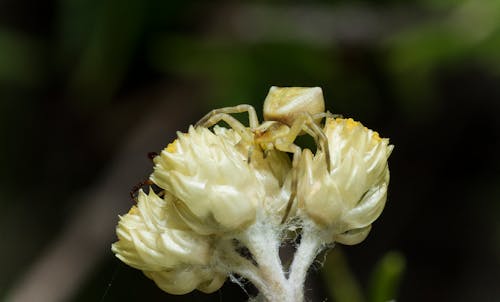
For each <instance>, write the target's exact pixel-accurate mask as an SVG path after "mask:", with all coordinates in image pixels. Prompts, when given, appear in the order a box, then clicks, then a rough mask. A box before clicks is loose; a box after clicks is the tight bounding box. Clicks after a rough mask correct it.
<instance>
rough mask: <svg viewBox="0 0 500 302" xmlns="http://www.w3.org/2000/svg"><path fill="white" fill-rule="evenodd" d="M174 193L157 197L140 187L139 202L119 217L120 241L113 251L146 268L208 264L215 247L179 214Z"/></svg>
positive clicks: (134, 264)
mask: <svg viewBox="0 0 500 302" xmlns="http://www.w3.org/2000/svg"><path fill="white" fill-rule="evenodd" d="M173 198H174V197H173V196H172V195H170V194H168V193H166V195H165V198H164V199H162V198H160V197H158V196H157V195H156V194H155V193H154V192H153V191H152V190H150V192H149V194H148V195H146V194H145V193H144V192H143V191H142V190H141V191H139V196H138V203H137V206H133V207H132V208H131V209H130V211H129V212H128V213H127V214H126V215H124V216H122V217H120V221H119V223H118V227H117V228H116V233H117V235H118V241H117V242H115V243H114V244H113V245H112V251H113V252H114V253H115V254H116V257H118V258H119V259H120V260H122V261H123V262H125V263H126V264H128V265H130V266H132V267H135V268H137V269H140V270H144V271H161V270H165V269H172V268H175V267H178V266H180V265H185V264H190V265H207V264H208V263H209V262H210V261H211V257H212V248H211V246H210V241H209V237H207V236H202V235H199V234H197V233H195V232H193V231H191V230H189V228H188V227H187V226H186V225H185V224H184V223H183V222H182V220H181V219H180V218H179V217H177V214H176V212H175V209H174V208H173V205H172V201H173Z"/></svg>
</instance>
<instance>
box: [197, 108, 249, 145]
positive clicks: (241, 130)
mask: <svg viewBox="0 0 500 302" xmlns="http://www.w3.org/2000/svg"><path fill="white" fill-rule="evenodd" d="M220 121H223V122H226V123H227V124H228V125H229V127H231V128H232V129H233V130H235V131H236V132H238V134H239V135H240V136H241V138H242V139H244V140H245V141H247V142H251V141H253V137H252V132H251V131H250V130H249V129H248V128H247V127H245V125H243V124H242V123H241V122H240V121H238V120H237V119H235V118H234V117H233V116H231V115H229V114H228V113H223V112H219V113H215V114H212V115H210V116H209V117H208V118H207V119H205V118H203V119H201V120H200V121H199V122H198V123H196V126H202V127H211V126H213V125H215V124H217V123H218V122H220ZM200 122H201V123H200Z"/></svg>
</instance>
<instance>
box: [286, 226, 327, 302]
mask: <svg viewBox="0 0 500 302" xmlns="http://www.w3.org/2000/svg"><path fill="white" fill-rule="evenodd" d="M321 237H322V236H320V234H318V232H317V231H316V230H315V229H314V228H313V227H310V226H308V225H305V226H304V227H303V229H302V238H301V240H300V245H299V246H298V247H297V251H296V252H295V255H294V257H293V262H292V265H291V266H290V275H289V278H288V283H289V286H290V291H291V294H292V295H293V296H294V297H295V299H296V301H303V300H304V283H305V281H306V277H307V272H308V270H309V267H310V266H311V264H312V263H313V261H314V259H316V256H317V255H318V254H319V252H320V251H321V249H322V247H323V240H322V239H321Z"/></svg>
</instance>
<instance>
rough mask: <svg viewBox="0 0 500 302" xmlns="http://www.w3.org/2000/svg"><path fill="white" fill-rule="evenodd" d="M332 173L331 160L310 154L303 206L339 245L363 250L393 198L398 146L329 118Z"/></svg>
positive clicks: (302, 190)
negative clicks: (390, 189) (392, 159)
mask: <svg viewBox="0 0 500 302" xmlns="http://www.w3.org/2000/svg"><path fill="white" fill-rule="evenodd" d="M324 132H325V134H326V136H327V138H328V146H329V151H330V158H331V172H328V171H327V168H326V167H327V165H326V163H325V156H324V154H323V153H322V152H320V151H318V153H317V154H316V156H314V157H313V155H312V154H311V152H310V151H309V150H305V151H304V153H303V156H302V162H301V172H300V179H299V190H298V196H299V206H300V207H301V208H302V209H303V210H304V211H305V212H306V213H307V215H309V216H310V217H311V218H312V219H313V220H314V221H315V222H316V223H317V224H319V225H322V226H324V227H327V228H329V230H331V231H332V232H333V240H334V241H337V242H340V243H344V244H357V243H359V242H361V241H362V240H364V238H365V237H366V236H367V235H368V232H369V231H370V228H371V224H372V222H373V221H375V219H377V218H378V216H379V215H380V213H381V212H382V210H383V208H384V205H385V201H386V198H387V186H388V184H389V169H388V165H387V159H388V157H389V155H390V154H391V151H392V148H393V146H392V145H389V140H388V139H382V138H380V137H379V135H378V133H377V132H374V131H372V130H369V129H367V128H366V127H364V126H363V125H362V124H361V123H359V122H355V121H353V120H352V119H340V118H337V119H333V118H328V119H327V121H326V124H325V129H324Z"/></svg>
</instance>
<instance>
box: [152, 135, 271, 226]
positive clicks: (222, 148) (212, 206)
mask: <svg viewBox="0 0 500 302" xmlns="http://www.w3.org/2000/svg"><path fill="white" fill-rule="evenodd" d="M240 140H241V139H240V136H239V135H238V134H237V133H236V132H235V131H233V130H229V129H225V128H220V127H215V129H214V132H212V131H210V130H209V129H207V128H204V127H197V128H194V127H190V128H189V132H188V133H186V134H183V133H178V139H176V140H175V141H174V142H173V143H172V144H170V145H169V146H168V147H167V148H165V149H164V150H163V151H162V152H161V154H160V155H159V156H157V157H156V158H155V159H154V162H155V164H156V166H155V171H154V173H153V174H152V175H151V180H152V181H153V182H154V183H155V184H157V185H158V186H159V187H161V188H162V189H165V190H167V191H168V192H171V193H172V194H173V195H174V196H176V197H177V198H178V200H179V202H178V203H177V204H176V206H177V208H178V210H179V211H180V212H181V215H182V216H183V217H184V218H187V220H188V221H187V222H188V223H189V224H190V226H191V227H194V228H196V229H197V231H199V232H200V233H217V232H225V231H231V230H236V229H240V228H242V227H244V226H246V225H248V224H250V223H252V222H253V221H254V219H255V215H256V211H257V208H258V207H259V206H260V205H261V203H262V201H263V200H264V197H265V190H264V187H263V186H262V185H261V183H260V182H259V179H258V175H257V173H256V171H255V170H254V169H253V168H252V166H250V165H249V163H248V152H249V151H248V149H247V148H241V146H238V144H239V143H240ZM242 149H243V150H242ZM245 149H246V152H245V151H244V150H245ZM242 151H243V152H242ZM197 225H198V226H200V227H197Z"/></svg>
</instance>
